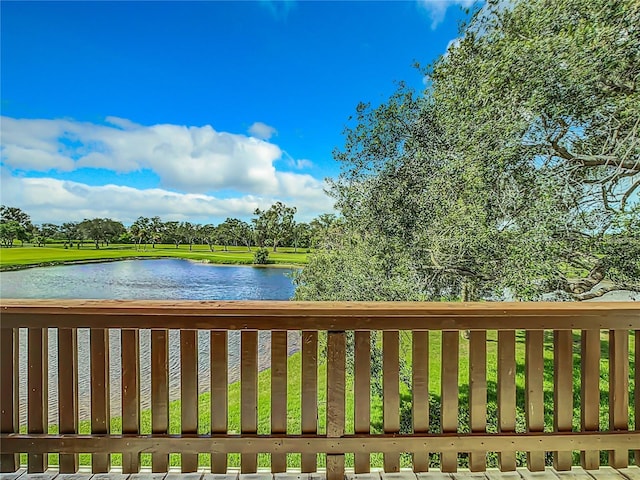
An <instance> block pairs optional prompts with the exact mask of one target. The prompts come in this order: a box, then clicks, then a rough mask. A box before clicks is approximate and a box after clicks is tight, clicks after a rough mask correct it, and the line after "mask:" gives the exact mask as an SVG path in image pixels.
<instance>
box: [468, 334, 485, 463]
mask: <svg viewBox="0 0 640 480" xmlns="http://www.w3.org/2000/svg"><path fill="white" fill-rule="evenodd" d="M469 423H470V427H471V433H486V431H487V332H486V331H485V330H471V332H470V334H469ZM486 468H487V452H486V451H483V450H478V451H474V452H470V453H469V470H471V471H472V472H484V471H485V470H486Z"/></svg>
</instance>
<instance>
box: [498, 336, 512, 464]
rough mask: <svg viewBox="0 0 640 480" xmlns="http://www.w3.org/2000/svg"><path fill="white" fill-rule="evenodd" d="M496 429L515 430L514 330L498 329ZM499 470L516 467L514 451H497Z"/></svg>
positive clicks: (509, 431)
mask: <svg viewBox="0 0 640 480" xmlns="http://www.w3.org/2000/svg"><path fill="white" fill-rule="evenodd" d="M498 431H499V432H500V433H515V431H516V332H515V330H498ZM498 461H499V464H500V471H501V472H510V471H514V470H515V469H516V452H515V451H513V450H504V451H502V452H498Z"/></svg>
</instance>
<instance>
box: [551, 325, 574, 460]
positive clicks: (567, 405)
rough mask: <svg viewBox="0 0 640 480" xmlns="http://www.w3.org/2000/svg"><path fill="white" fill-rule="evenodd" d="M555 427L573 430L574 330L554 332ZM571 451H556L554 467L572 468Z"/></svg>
mask: <svg viewBox="0 0 640 480" xmlns="http://www.w3.org/2000/svg"><path fill="white" fill-rule="evenodd" d="M553 369H554V382H555V385H554V389H553V404H554V416H553V429H554V431H555V432H571V430H572V421H573V332H572V331H571V330H556V331H554V332H553ZM571 456H572V453H571V451H564V452H554V454H553V467H554V468H555V469H556V470H571V463H572V458H571Z"/></svg>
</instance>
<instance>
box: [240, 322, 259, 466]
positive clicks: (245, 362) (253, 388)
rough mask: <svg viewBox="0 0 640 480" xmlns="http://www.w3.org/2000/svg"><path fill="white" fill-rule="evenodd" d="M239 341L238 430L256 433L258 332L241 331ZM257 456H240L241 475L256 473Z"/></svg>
mask: <svg viewBox="0 0 640 480" xmlns="http://www.w3.org/2000/svg"><path fill="white" fill-rule="evenodd" d="M241 336H242V337H241V340H240V351H241V353H240V357H241V358H240V390H241V392H240V402H241V408H240V429H241V431H242V433H252V434H255V433H257V432H258V332H256V331H248V332H245V331H243V332H242V334H241ZM257 468H258V456H257V455H256V454H250V453H249V454H242V456H241V459H240V469H241V470H240V472H241V473H256V470H257Z"/></svg>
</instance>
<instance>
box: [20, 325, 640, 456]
mask: <svg viewBox="0 0 640 480" xmlns="http://www.w3.org/2000/svg"><path fill="white" fill-rule="evenodd" d="M324 338H326V334H324ZM496 338H497V334H496V332H495V331H491V332H488V336H487V387H488V388H487V391H488V393H487V409H488V413H487V424H488V425H487V430H488V431H489V432H497V428H498V427H497V393H496V385H497V378H496V365H497V341H496ZM544 341H545V350H544V361H545V371H544V386H543V388H544V402H545V431H553V334H552V332H545V340H544ZM400 342H401V348H400V352H402V353H401V355H403V362H402V363H403V366H402V367H401V378H402V377H403V376H404V377H409V378H410V368H411V360H412V359H411V356H410V352H411V335H410V334H409V333H408V332H402V333H401V337H400ZM516 342H517V343H516V360H517V366H516V385H517V405H518V409H517V425H516V431H517V432H525V430H526V423H525V412H524V406H525V401H524V398H525V382H524V355H525V335H524V332H521V331H518V332H517V336H516ZM320 343H321V345H322V343H323V334H322V333H321V338H320ZM574 345H575V347H574V417H573V421H574V431H578V430H579V429H580V391H579V381H580V351H579V345H580V343H579V333H578V332H576V333H575V335H574ZM634 345H635V344H634V339H633V336H630V340H629V347H630V348H629V351H630V358H629V362H630V405H633V391H634V388H635V387H634V384H633V378H634V365H635V363H634V354H633V352H634V351H635V350H634ZM468 350H469V342H468V341H467V340H465V339H463V338H461V339H460V362H459V385H460V396H459V402H460V403H459V423H460V428H459V430H460V431H461V432H468V431H469V424H468V421H469V415H468V412H469V388H468V384H469V365H468V360H467V359H468ZM601 350H602V359H601V363H600V368H601V375H600V390H601V398H600V426H601V429H602V430H607V429H608V425H609V419H608V418H609V417H608V414H609V407H608V404H609V399H608V378H609V374H608V368H609V361H608V336H607V335H606V333H604V332H603V335H602V338H601ZM321 351H322V347H321ZM440 355H441V334H440V332H431V334H430V356H429V384H430V386H429V389H430V397H431V398H430V427H431V431H433V432H438V431H439V427H440V413H439V408H440V403H439V402H440V369H441V362H440ZM320 357H321V358H322V355H321V356H320ZM270 375H271V372H270V370H265V371H263V372H261V373H260V374H259V376H258V391H259V398H258V433H260V434H268V433H269V432H270V407H271V399H270V388H271V379H270ZM288 379H289V381H288V405H287V410H288V423H287V425H288V432H289V433H290V434H299V433H300V432H301V425H300V421H301V408H300V405H301V355H300V353H296V354H294V355H292V356H290V357H289V360H288ZM400 395H401V419H402V422H401V423H402V425H403V429H405V428H407V427H408V426H409V425H411V417H410V412H411V395H410V390H409V388H408V386H407V385H406V384H404V383H402V382H401V384H400ZM346 397H347V398H346V433H353V432H354V426H353V413H354V406H353V382H352V375H351V374H348V375H347V388H346ZM325 415H326V364H325V363H324V362H323V361H321V362H320V365H319V375H318V422H319V428H318V430H319V433H325V431H326V430H325ZM629 416H630V429H633V428H635V425H636V423H635V419H634V411H633V408H632V407H630V409H629ZM199 418H200V421H199V433H202V434H205V433H207V432H209V430H210V396H209V394H208V393H205V394H203V395H201V396H200V398H199ZM228 418H229V432H230V433H239V432H240V384H239V383H238V382H236V383H233V384H230V385H229V417H228ZM169 420H170V427H169V432H170V433H175V434H177V433H180V402H179V401H174V402H172V403H171V404H170V412H169ZM111 431H112V433H120V432H121V431H122V430H121V419H120V418H113V419H112V420H111ZM371 431H372V433H382V402H381V399H380V398H379V397H373V398H372V401H371ZM404 431H405V432H409V430H404ZM50 432H51V433H55V432H56V427H55V426H51V429H50ZM80 433H90V429H89V423H88V422H83V423H82V424H81V425H80ZM141 433H143V434H149V433H151V415H150V411H149V410H147V411H144V412H142V420H141ZM551 458H552V457H551V455H548V457H547V460H548V462H550V461H551ZM525 459H526V455H525V454H524V452H519V453H518V463H519V465H523V464H524V462H525ZM25 461H26V457H25V458H24V459H23V462H25ZM120 461H121V459H120V455H117V454H116V455H114V456H113V462H114V464H115V465H118V464H120ZM142 461H143V464H144V465H150V463H151V458H150V455H143V456H142ZM170 461H171V464H172V465H179V463H180V456H179V455H171V459H170ZM209 461H210V459H209V456H208V455H206V454H202V455H201V458H200V465H201V466H202V465H209ZM324 461H325V459H324V455H319V465H320V466H324ZM410 461H411V460H410V456H409V455H408V454H403V456H402V458H401V465H402V466H403V467H407V466H410V465H411V463H410ZM460 461H461V464H462V465H463V466H464V465H465V463H466V454H461V456H460ZM81 462H82V463H83V464H89V463H90V457H89V455H82V456H81ZM228 462H229V466H231V467H237V466H239V464H240V458H239V455H229V458H228ZM258 462H259V463H258V465H259V466H260V467H268V466H269V455H267V454H263V455H259V458H258ZM578 462H579V456H578V454H577V452H574V463H576V464H577V463H578ZM601 462H602V464H606V463H607V458H606V453H605V452H603V453H602V455H601ZM50 463H51V464H57V455H51V456H50ZM287 463H288V466H289V467H299V466H300V455H298V454H289V455H288V456H287ZM346 463H347V466H353V455H347V456H346ZM431 463H432V465H433V466H437V465H438V456H437V455H435V454H432V456H431ZM371 464H372V466H373V467H381V466H382V455H380V454H372V456H371ZM488 465H489V466H496V465H497V455H496V454H495V453H491V452H490V453H489V454H488Z"/></svg>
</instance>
